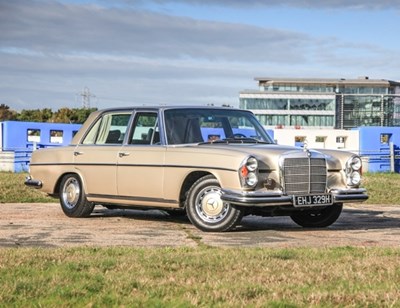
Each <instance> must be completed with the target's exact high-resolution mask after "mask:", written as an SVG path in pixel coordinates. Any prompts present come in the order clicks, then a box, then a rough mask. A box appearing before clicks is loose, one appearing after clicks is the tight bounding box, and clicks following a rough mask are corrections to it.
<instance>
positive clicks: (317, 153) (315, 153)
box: [193, 144, 351, 170]
mask: <svg viewBox="0 0 400 308" xmlns="http://www.w3.org/2000/svg"><path fill="white" fill-rule="evenodd" d="M193 147H197V148H200V149H204V150H206V151H215V154H217V153H218V152H220V153H221V154H225V155H226V154H227V152H231V153H232V152H237V153H238V152H240V153H243V154H244V155H252V156H254V157H255V158H257V159H258V160H259V161H260V162H261V164H260V168H261V169H267V170H275V169H278V162H279V159H280V157H281V156H282V155H290V156H307V153H310V154H309V155H311V157H321V156H323V157H324V158H325V159H326V162H327V168H328V170H340V169H342V168H343V166H344V164H345V162H346V161H347V159H348V158H349V157H350V156H351V153H349V152H344V151H339V150H326V149H303V148H299V147H293V146H284V145H277V144H207V145H193Z"/></svg>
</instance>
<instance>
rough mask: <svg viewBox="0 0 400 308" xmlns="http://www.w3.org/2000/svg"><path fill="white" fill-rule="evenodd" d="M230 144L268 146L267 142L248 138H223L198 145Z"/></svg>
mask: <svg viewBox="0 0 400 308" xmlns="http://www.w3.org/2000/svg"><path fill="white" fill-rule="evenodd" d="M221 143H225V144H230V143H241V144H243V143H256V144H270V143H269V142H265V141H261V140H258V139H255V138H250V137H244V138H243V137H240V138H237V137H236V138H233V137H232V138H225V139H218V140H213V141H206V142H200V143H199V145H200V144H221Z"/></svg>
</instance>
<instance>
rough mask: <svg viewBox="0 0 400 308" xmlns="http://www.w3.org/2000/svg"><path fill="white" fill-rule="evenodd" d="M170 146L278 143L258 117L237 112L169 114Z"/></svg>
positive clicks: (218, 111)
mask: <svg viewBox="0 0 400 308" xmlns="http://www.w3.org/2000/svg"><path fill="white" fill-rule="evenodd" d="M164 114H165V126H166V132H167V142H168V144H187V143H231V142H233V143H239V142H240V143H260V142H261V143H274V142H273V141H272V139H271V138H270V137H269V135H268V134H267V133H266V132H265V130H264V128H263V127H262V126H261V124H260V123H259V122H258V121H257V119H256V118H255V116H254V115H253V114H252V113H250V112H247V111H242V110H235V109H207V108H201V109H194V108H193V109H192V108H187V109H171V110H166V111H165V113H164Z"/></svg>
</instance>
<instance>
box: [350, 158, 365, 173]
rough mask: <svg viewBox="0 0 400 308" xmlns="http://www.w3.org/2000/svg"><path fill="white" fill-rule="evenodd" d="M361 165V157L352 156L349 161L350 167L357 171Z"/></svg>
mask: <svg viewBox="0 0 400 308" xmlns="http://www.w3.org/2000/svg"><path fill="white" fill-rule="evenodd" d="M361 166H362V162H361V158H360V157H358V156H354V157H353V158H352V159H351V161H350V167H351V169H353V170H355V171H357V170H360V169H361Z"/></svg>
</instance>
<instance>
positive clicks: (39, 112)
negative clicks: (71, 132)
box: [0, 104, 97, 124]
mask: <svg viewBox="0 0 400 308" xmlns="http://www.w3.org/2000/svg"><path fill="white" fill-rule="evenodd" d="M95 110H97V108H90V109H89V108H72V109H70V108H61V109H58V110H57V111H52V110H51V109H50V108H43V109H23V110H21V111H20V112H17V111H15V110H12V109H10V107H9V106H7V105H5V104H0V122H1V121H26V122H51V123H76V124H81V123H83V122H85V120H86V119H87V118H88V116H89V114H91V113H92V112H93V111H95Z"/></svg>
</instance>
